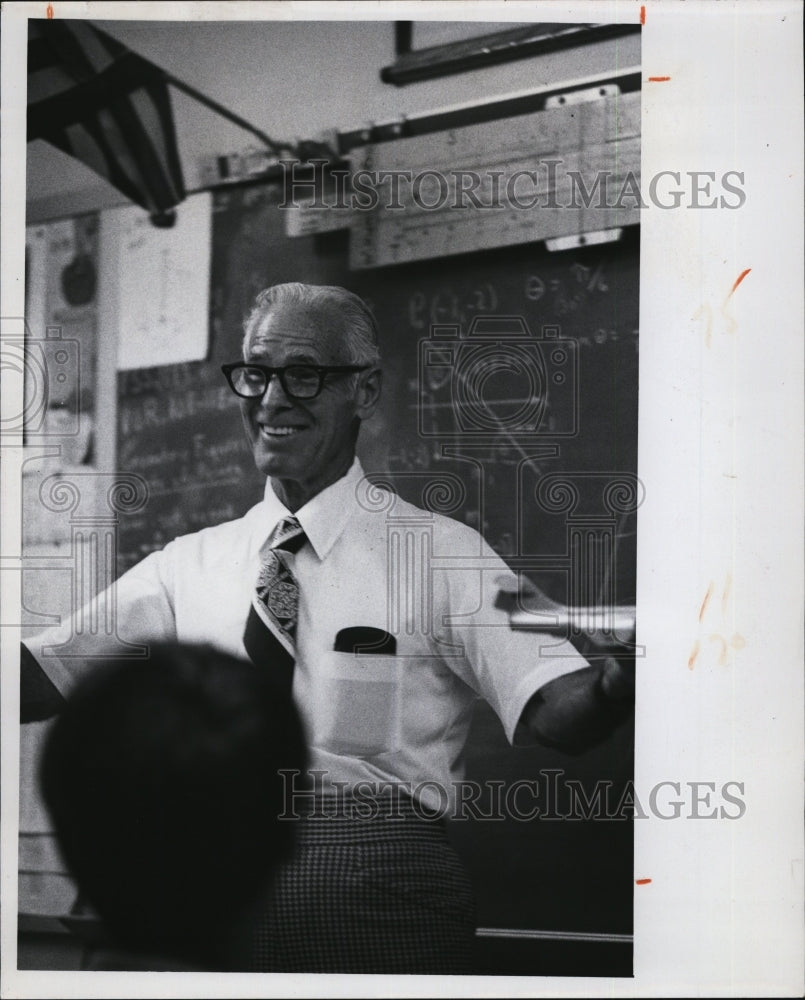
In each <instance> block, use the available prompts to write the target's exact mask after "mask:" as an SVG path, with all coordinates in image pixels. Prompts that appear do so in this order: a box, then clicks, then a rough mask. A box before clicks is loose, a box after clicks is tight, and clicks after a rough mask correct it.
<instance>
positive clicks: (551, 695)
mask: <svg viewBox="0 0 805 1000" xmlns="http://www.w3.org/2000/svg"><path fill="white" fill-rule="evenodd" d="M633 709H634V659H633V658H632V659H629V658H621V659H615V657H607V658H606V659H604V660H603V661H602V662H600V663H597V664H596V665H594V666H590V667H586V668H584V669H582V670H576V671H574V672H573V673H569V674H564V675H563V676H562V677H557V678H556V680H553V681H550V682H549V683H548V684H545V685H544V686H543V687H541V688H540V689H539V691H537V692H536V693H535V694H534V695H533V696H532V697H531V698H530V699H529V701H528V703H527V705H526V707H525V709H524V710H523V715H522V721H523V723H524V724H525V726H526V728H527V729H528V731H529V733H530V734H531V736H532V737H533V739H535V740H536V741H537V743H541V744H543V745H544V746H551V747H556V748H557V749H558V750H563V751H565V752H566V753H571V754H575V753H582V752H583V751H584V750H587V749H589V748H590V747H593V746H595V745H596V744H597V743H601V742H602V741H603V740H605V739H606V738H607V737H608V736H609V735H610V734H611V733H612V732H613V730H614V729H616V728H617V727H618V726H619V725H620V724H621V723H622V722H624V721H625V720H626V719H627V718H628V717H629V716H630V715H631V713H632V711H633Z"/></svg>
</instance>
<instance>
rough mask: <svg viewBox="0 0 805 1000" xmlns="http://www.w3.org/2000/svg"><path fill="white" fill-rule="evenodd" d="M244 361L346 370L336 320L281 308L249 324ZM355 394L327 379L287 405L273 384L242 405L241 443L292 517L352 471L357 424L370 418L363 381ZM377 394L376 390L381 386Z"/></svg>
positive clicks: (339, 379)
mask: <svg viewBox="0 0 805 1000" xmlns="http://www.w3.org/2000/svg"><path fill="white" fill-rule="evenodd" d="M244 360H245V361H251V362H255V363H258V364H263V365H269V366H271V367H277V368H279V367H284V366H286V365H292V364H311V365H348V364H350V363H351V362H350V358H349V357H348V353H347V345H346V343H345V338H344V327H343V322H342V320H341V318H340V316H339V315H338V314H337V313H334V312H333V311H332V310H330V315H329V316H328V315H327V311H326V310H324V309H322V308H321V307H319V308H316V309H312V308H310V307H309V306H305V305H302V304H301V303H296V302H283V303H278V304H276V305H274V306H272V307H271V309H270V311H268V312H266V313H264V314H263V315H262V316H259V317H257V318H256V319H255V320H253V321H252V323H251V325H250V327H249V329H248V331H247V337H246V344H245V349H244ZM359 378H360V379H361V381H360V382H359V385H358V387H357V390H356V391H352V379H351V378H350V377H349V376H348V375H343V374H331V375H327V377H326V378H325V380H324V385H323V387H322V390H321V392H320V393H319V395H318V396H316V397H315V398H314V399H290V398H288V396H286V394H285V392H284V391H283V388H282V386H281V384H280V381H279V378H278V377H277V376H276V375H275V376H273V377H272V379H271V381H270V383H269V385H268V388H267V389H266V392H265V394H264V395H263V397H262V399H241V400H240V406H241V413H242V415H243V423H244V427H245V428H246V436H247V438H248V440H249V444H250V445H251V448H252V454H253V455H254V461H255V463H256V465H257V468H258V469H259V470H260V471H261V472H263V473H265V475H267V476H270V477H271V479H272V483H273V485H274V489H275V492H276V493H277V495H278V496H279V498H280V499H281V500H282V501H283V502H284V503H285V504H286V506H288V507H289V508H290V509H292V510H296V509H298V508H299V507H300V506H301V505H302V504H304V503H305V502H306V501H307V500H309V499H310V498H311V497H313V496H315V495H316V494H317V493H319V492H321V490H323V489H325V488H326V487H327V486H329V485H330V484H331V483H333V482H335V481H336V480H337V479H340V478H341V476H343V475H344V474H345V473H346V472H347V471H348V469H349V467H350V465H351V464H352V460H353V457H354V450H355V437H356V432H357V422H358V421H359V420H360V419H363V418H364V417H366V416H368V415H369V413H370V412H371V410H372V409H374V403H375V402H376V394H375V395H374V398H373V399H372V401H371V405H369V406H368V407H367V398H368V397H367V394H366V390H365V386H364V379H363V376H360V377H359ZM378 391H379V386H378Z"/></svg>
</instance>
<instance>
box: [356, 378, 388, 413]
mask: <svg viewBox="0 0 805 1000" xmlns="http://www.w3.org/2000/svg"><path fill="white" fill-rule="evenodd" d="M382 387H383V372H382V371H381V370H380V369H379V368H372V370H371V371H368V372H361V373H360V375H359V376H358V388H357V391H356V394H355V412H356V415H357V416H358V417H360V419H361V420H366V419H367V418H369V417H371V415H372V414H373V413H374V412H375V409H376V407H377V404H378V402H379V401H380V391H381V389H382Z"/></svg>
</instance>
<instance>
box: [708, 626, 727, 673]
mask: <svg viewBox="0 0 805 1000" xmlns="http://www.w3.org/2000/svg"><path fill="white" fill-rule="evenodd" d="M707 641H708V642H720V643H721V652H720V653H719V655H718V665H719V666H720V667H726V665H727V640H726V639H725V638H724V636H723V635H718V634H717V633H715V632H714V633H713V634H712V635H708V637H707Z"/></svg>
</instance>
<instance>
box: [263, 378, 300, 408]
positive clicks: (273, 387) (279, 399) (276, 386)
mask: <svg viewBox="0 0 805 1000" xmlns="http://www.w3.org/2000/svg"><path fill="white" fill-rule="evenodd" d="M292 402H293V400H291V399H289V398H288V396H286V394H285V390H284V389H283V388H282V382H280V377H279V375H277V373H276V372H272V373H271V375H270V376H269V379H268V385H267V386H266V391H265V392H264V393H263V398H262V399H261V400H260V405H261V406H265V407H268V408H271V407H278V406H290V405H291V404H292Z"/></svg>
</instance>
